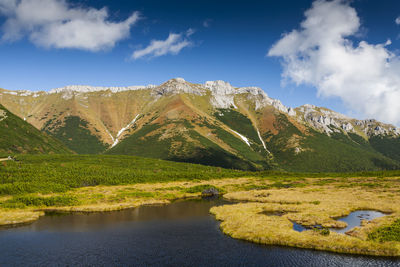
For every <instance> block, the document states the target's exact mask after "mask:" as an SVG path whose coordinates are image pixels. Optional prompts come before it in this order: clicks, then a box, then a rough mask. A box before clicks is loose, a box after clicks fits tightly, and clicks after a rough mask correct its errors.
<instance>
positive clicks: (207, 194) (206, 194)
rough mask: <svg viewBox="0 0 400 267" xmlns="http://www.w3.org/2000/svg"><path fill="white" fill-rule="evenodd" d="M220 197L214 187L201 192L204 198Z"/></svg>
mask: <svg viewBox="0 0 400 267" xmlns="http://www.w3.org/2000/svg"><path fill="white" fill-rule="evenodd" d="M218 195H219V191H218V190H217V189H216V188H214V187H210V188H206V189H204V190H203V191H202V192H201V196H202V197H214V196H218Z"/></svg>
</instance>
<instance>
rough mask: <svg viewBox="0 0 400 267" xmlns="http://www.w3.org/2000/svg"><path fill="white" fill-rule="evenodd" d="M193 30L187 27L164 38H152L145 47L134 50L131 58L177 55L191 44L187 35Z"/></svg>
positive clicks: (192, 32)
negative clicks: (185, 29)
mask: <svg viewBox="0 0 400 267" xmlns="http://www.w3.org/2000/svg"><path fill="white" fill-rule="evenodd" d="M194 32H195V31H194V30H193V29H188V30H187V31H186V32H185V33H170V34H169V36H168V38H167V39H165V40H152V41H151V42H150V44H149V45H148V46H147V47H145V48H143V49H138V50H136V51H134V52H133V54H132V59H138V58H141V57H160V56H164V55H167V54H172V55H177V54H178V53H179V52H180V51H181V50H182V49H183V48H185V47H188V46H191V45H192V44H193V43H192V42H191V41H190V40H189V37H190V36H191V35H192V34H194Z"/></svg>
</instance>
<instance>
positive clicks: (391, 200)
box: [211, 179, 400, 256]
mask: <svg viewBox="0 0 400 267" xmlns="http://www.w3.org/2000/svg"><path fill="white" fill-rule="evenodd" d="M349 180H350V179H349ZM373 180H374V179H373ZM310 181H311V179H310V180H307V181H306V183H307V186H305V187H297V188H289V189H269V190H251V191H240V192H231V193H227V194H225V195H224V197H225V198H227V199H229V200H236V201H241V203H238V204H234V205H224V206H219V207H213V208H212V209H211V213H212V214H214V215H215V216H216V218H217V219H218V220H220V221H222V223H221V226H220V227H221V229H222V230H223V232H224V233H226V234H227V235H229V236H231V237H233V238H238V239H244V240H248V241H252V242H256V243H262V244H274V245H285V246H293V247H301V248H311V249H318V250H327V251H334V252H342V253H355V254H366V255H382V256H383V255H384V256H400V243H398V242H386V243H378V242H373V241H369V240H367V237H368V233H369V232H371V231H373V230H374V229H376V228H377V227H379V226H381V225H384V224H388V223H390V222H392V221H394V220H395V219H396V218H400V195H399V194H398V192H399V188H400V187H399V185H398V179H394V180H387V181H383V184H382V185H380V186H378V187H374V188H369V187H365V186H357V185H354V186H351V187H343V186H344V185H346V184H343V181H340V180H337V181H335V182H333V183H330V184H329V185H324V186H315V185H311V184H310ZM354 181H356V182H358V183H360V184H362V183H365V179H351V182H354ZM349 182H350V181H347V184H348V183H349ZM375 182H380V183H382V181H378V180H377V179H375ZM385 185H390V186H385ZM243 202H245V203H243ZM356 210H377V211H382V212H385V213H390V214H389V215H387V216H384V217H381V218H377V219H374V220H372V221H364V222H363V226H362V227H357V228H356V229H354V230H353V231H351V233H349V234H338V233H336V232H333V231H331V232H330V234H329V235H327V236H324V235H322V234H321V233H320V232H318V231H313V230H310V231H303V232H297V231H295V230H293V229H292V228H293V224H292V222H296V223H299V224H302V225H304V226H312V225H322V226H323V227H327V228H328V227H337V228H343V227H346V223H344V222H340V221H337V220H335V218H337V217H341V216H345V215H348V214H349V213H350V212H352V211H356ZM276 211H280V212H282V213H283V215H282V216H276V215H271V212H276Z"/></svg>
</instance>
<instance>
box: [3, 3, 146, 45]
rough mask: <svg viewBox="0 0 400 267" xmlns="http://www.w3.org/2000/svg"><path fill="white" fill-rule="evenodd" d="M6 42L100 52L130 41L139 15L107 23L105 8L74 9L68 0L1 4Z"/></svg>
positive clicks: (78, 7)
mask: <svg viewBox="0 0 400 267" xmlns="http://www.w3.org/2000/svg"><path fill="white" fill-rule="evenodd" d="M0 15H2V16H4V17H6V21H5V23H4V25H3V26H2V30H3V36H2V39H3V40H5V41H16V40H18V39H20V38H23V37H24V36H28V38H29V40H30V41H31V42H33V43H34V44H35V45H38V46H42V47H48V48H50V47H54V48H75V49H83V50H90V51H98V50H102V49H108V48H112V47H114V45H115V44H116V43H117V42H118V41H120V40H122V39H124V38H127V37H129V34H130V29H131V27H132V26H133V25H134V24H135V22H136V21H137V20H138V19H139V14H138V13H137V12H135V13H133V14H132V15H131V16H130V17H129V18H127V19H126V20H124V21H121V22H112V21H110V20H109V19H108V17H109V15H108V10H107V9H106V8H102V9H95V8H90V7H89V8H86V7H80V6H72V5H71V4H69V3H68V2H66V0H0Z"/></svg>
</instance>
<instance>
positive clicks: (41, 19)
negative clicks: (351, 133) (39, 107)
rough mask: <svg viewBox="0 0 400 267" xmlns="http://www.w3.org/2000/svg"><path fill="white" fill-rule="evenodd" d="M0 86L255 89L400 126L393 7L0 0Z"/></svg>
mask: <svg viewBox="0 0 400 267" xmlns="http://www.w3.org/2000/svg"><path fill="white" fill-rule="evenodd" d="M0 27H1V28H0V59H1V62H2V64H0V87H1V88H4V89H9V90H33V91H36V90H44V91H47V90H50V89H52V88H58V87H63V86H66V85H75V84H77V85H93V86H130V85H147V84H161V83H162V82H164V81H166V80H169V79H171V78H175V77H183V78H184V79H185V80H187V81H190V82H194V83H204V82H205V81H208V80H224V81H227V82H230V83H231V84H232V85H233V86H237V87H241V86H258V87H261V88H262V89H263V90H264V91H265V92H266V93H267V94H268V95H269V96H270V97H273V98H277V99H280V100H281V101H282V103H283V104H285V105H286V106H290V107H297V106H300V105H303V104H306V103H309V104H314V105H317V106H324V107H328V108H331V109H333V110H335V111H338V112H341V113H344V114H346V115H349V116H352V117H356V118H360V119H364V118H376V119H379V120H381V121H384V122H388V123H393V124H395V125H398V126H400V58H399V48H400V1H396V0H383V1H376V0H374V1H373V0H354V1H339V0H334V1H326V0H317V1H311V0H297V1H288V0H287V1H255V0H246V1H238V0H230V1H225V0H213V1H209V0H191V1H187V0H170V1H165V0H135V1H131V0H109V1H106V0H80V1H77V0H0Z"/></svg>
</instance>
